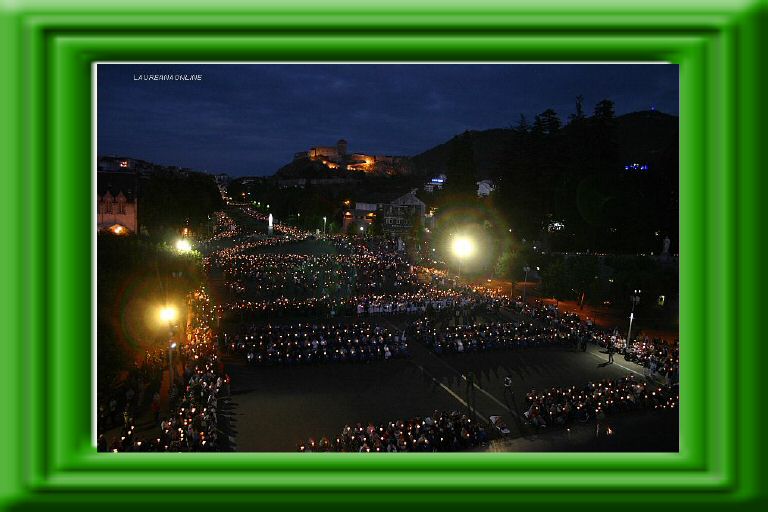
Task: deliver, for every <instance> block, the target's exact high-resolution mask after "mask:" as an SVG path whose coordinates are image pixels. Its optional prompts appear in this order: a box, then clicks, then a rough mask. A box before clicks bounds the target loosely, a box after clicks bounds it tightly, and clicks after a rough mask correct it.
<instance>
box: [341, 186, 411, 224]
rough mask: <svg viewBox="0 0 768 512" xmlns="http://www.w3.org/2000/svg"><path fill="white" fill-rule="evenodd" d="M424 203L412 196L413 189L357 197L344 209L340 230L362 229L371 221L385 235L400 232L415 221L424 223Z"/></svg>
mask: <svg viewBox="0 0 768 512" xmlns="http://www.w3.org/2000/svg"><path fill="white" fill-rule="evenodd" d="M425 211H426V204H424V202H423V201H422V200H421V199H419V198H418V197H416V189H413V190H411V191H409V192H407V193H405V194H404V193H402V192H400V193H389V194H386V193H382V194H375V195H370V196H367V197H363V198H361V199H360V200H359V201H356V202H355V203H354V208H348V209H346V210H344V219H343V223H342V228H343V230H344V231H347V232H348V231H349V230H350V229H357V228H360V227H362V228H363V230H362V231H366V230H367V229H369V228H370V226H371V225H373V224H374V223H375V222H380V223H381V227H382V230H383V231H384V232H385V233H388V234H397V233H404V232H407V231H409V230H410V229H411V228H412V227H413V223H414V222H416V223H418V224H419V225H420V226H423V225H424V214H425Z"/></svg>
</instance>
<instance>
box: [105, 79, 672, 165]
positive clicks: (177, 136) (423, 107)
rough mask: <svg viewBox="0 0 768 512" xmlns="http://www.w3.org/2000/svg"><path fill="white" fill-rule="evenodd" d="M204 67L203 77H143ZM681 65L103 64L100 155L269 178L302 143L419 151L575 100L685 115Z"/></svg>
mask: <svg viewBox="0 0 768 512" xmlns="http://www.w3.org/2000/svg"><path fill="white" fill-rule="evenodd" d="M147 74H173V75H177V74H188V75H192V74H200V75H202V80H199V81H181V80H174V81H140V80H135V79H134V78H135V77H138V76H140V75H147ZM678 93H679V91H678V66H676V65H618V64H616V65H583V64H571V65H519V64H510V65H471V64H467V65H455V64H451V65H424V64H416V65H386V64H384V65H311V64H298V65H264V64H246V65H236V64H232V65H229V64H228V65H215V64H196V65H172V64H163V65H140V64H130V65H117V64H107V65H105V64H101V65H99V66H98V134H97V135H98V154H99V155H119V156H126V157H133V158H139V159H143V160H149V161H151V162H155V163H158V164H164V165H177V166H180V167H190V168H192V169H195V170H205V171H209V172H215V173H219V172H226V173H228V174H230V175H232V176H247V175H254V176H255V175H270V174H273V173H274V172H275V171H276V170H277V169H278V168H280V167H281V166H283V165H285V164H286V163H289V162H290V161H291V160H292V158H293V154H294V153H295V152H297V151H303V150H308V149H309V148H310V147H311V146H319V145H322V146H329V145H334V144H335V143H336V141H337V140H338V139H340V138H344V139H346V140H347V141H348V142H349V151H350V152H360V153H368V154H386V155H415V154H418V153H421V152H422V151H425V150H427V149H429V148H431V147H433V146H435V145H437V144H440V143H443V142H445V141H446V140H448V139H450V138H451V137H453V136H454V135H456V134H458V133H461V132H463V131H465V130H484V129H488V128H500V127H509V126H511V125H512V126H514V125H516V124H517V122H518V119H519V117H520V113H523V114H525V115H526V117H527V118H528V121H529V122H532V121H533V117H534V116H535V115H536V114H537V113H540V112H542V111H543V110H545V109H546V108H549V107H551V108H554V109H555V110H556V111H557V112H558V114H559V115H560V118H561V120H563V121H565V120H567V118H568V115H569V114H571V113H572V112H573V111H574V104H575V97H576V96H577V95H579V94H581V95H583V96H584V107H585V111H586V112H587V114H588V115H591V113H592V109H593V107H594V104H595V103H596V102H598V101H600V100H601V99H603V98H609V99H612V100H613V101H614V102H616V113H617V114H618V115H620V114H623V113H627V112H634V111H638V110H649V109H651V108H655V109H656V110H658V111H661V112H666V113H670V114H675V115H677V113H678Z"/></svg>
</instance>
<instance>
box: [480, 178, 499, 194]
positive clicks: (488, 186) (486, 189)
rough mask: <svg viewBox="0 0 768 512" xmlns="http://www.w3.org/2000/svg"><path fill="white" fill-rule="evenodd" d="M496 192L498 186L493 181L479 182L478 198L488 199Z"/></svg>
mask: <svg viewBox="0 0 768 512" xmlns="http://www.w3.org/2000/svg"><path fill="white" fill-rule="evenodd" d="M494 190H496V184H495V183H494V182H493V180H482V181H478V182H477V196H478V197H488V196H489V195H490V194H491V192H493V191H494Z"/></svg>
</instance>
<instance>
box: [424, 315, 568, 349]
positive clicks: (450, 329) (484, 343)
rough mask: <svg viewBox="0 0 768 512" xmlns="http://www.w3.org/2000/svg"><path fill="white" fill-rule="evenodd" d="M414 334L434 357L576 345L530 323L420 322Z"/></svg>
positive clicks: (561, 336) (564, 337) (552, 331)
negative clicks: (434, 354)
mask: <svg viewBox="0 0 768 512" xmlns="http://www.w3.org/2000/svg"><path fill="white" fill-rule="evenodd" d="M413 331H414V335H415V339H416V340H418V341H420V342H422V343H424V344H425V345H426V346H428V347H429V348H430V349H432V350H433V351H434V352H435V353H437V354H442V353H448V354H451V353H453V354H462V353H467V352H483V351H486V350H499V349H513V348H516V349H517V348H527V347H551V346H560V347H563V346H569V347H571V346H575V343H576V341H575V339H574V338H572V337H571V336H570V335H568V334H565V333H563V332H561V331H558V330H556V329H553V328H551V327H538V326H535V325H534V324H533V323H529V322H491V323H487V324H478V323H470V324H461V323H457V324H455V325H447V326H445V327H442V328H437V327H436V326H435V324H434V322H430V321H429V320H428V319H422V320H419V321H417V322H415V323H414V325H413Z"/></svg>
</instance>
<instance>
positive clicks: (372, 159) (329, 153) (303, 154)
mask: <svg viewBox="0 0 768 512" xmlns="http://www.w3.org/2000/svg"><path fill="white" fill-rule="evenodd" d="M304 158H307V159H310V160H315V161H319V162H321V163H322V164H323V165H325V166H327V167H328V168H329V169H338V170H345V169H346V170H348V171H362V172H385V173H389V172H392V171H393V170H394V168H395V166H397V165H399V164H401V163H402V161H403V160H404V157H398V156H389V155H368V154H365V153H348V152H347V141H346V140H344V139H339V141H338V142H337V143H336V145H335V146H315V147H312V148H310V149H309V151H299V152H298V153H296V154H294V155H293V159H294V160H301V159H304Z"/></svg>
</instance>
